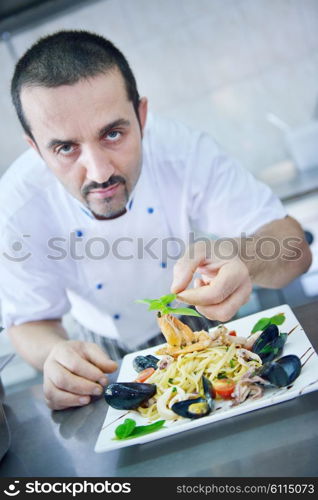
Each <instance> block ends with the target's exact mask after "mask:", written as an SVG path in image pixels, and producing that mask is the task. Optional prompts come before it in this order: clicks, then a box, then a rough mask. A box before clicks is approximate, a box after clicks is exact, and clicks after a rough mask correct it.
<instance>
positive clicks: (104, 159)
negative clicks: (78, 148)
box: [82, 146, 115, 184]
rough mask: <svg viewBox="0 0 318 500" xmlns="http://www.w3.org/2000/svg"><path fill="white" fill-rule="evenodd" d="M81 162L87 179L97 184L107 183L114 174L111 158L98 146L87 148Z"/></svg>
mask: <svg viewBox="0 0 318 500" xmlns="http://www.w3.org/2000/svg"><path fill="white" fill-rule="evenodd" d="M82 162H83V165H84V167H85V169H86V177H87V179H89V180H90V181H94V182H97V183H98V184H102V183H103V182H107V181H108V179H109V178H110V177H111V176H112V175H113V174H114V172H115V169H114V167H113V164H112V160H111V156H110V155H109V154H108V153H107V152H105V150H103V149H101V148H99V147H98V146H97V147H90V148H87V150H86V151H85V154H84V155H83V157H82Z"/></svg>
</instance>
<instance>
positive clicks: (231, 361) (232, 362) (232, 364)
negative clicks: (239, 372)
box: [229, 359, 235, 368]
mask: <svg viewBox="0 0 318 500" xmlns="http://www.w3.org/2000/svg"><path fill="white" fill-rule="evenodd" d="M229 364H230V367H231V368H234V367H235V361H234V359H231V360H230V363H229Z"/></svg>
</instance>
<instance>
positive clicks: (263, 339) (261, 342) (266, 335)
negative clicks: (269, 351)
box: [252, 325, 279, 359]
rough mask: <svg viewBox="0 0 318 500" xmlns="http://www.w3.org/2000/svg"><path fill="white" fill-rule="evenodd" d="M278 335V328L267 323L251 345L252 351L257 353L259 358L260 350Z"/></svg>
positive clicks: (260, 355)
mask: <svg viewBox="0 0 318 500" xmlns="http://www.w3.org/2000/svg"><path fill="white" fill-rule="evenodd" d="M278 336H279V330H278V327H277V325H269V326H268V327H267V328H265V330H264V331H263V332H262V333H261V334H260V336H259V337H258V339H257V340H255V342H254V344H253V346H252V352H255V354H258V355H259V357H260V358H261V359H263V358H262V351H263V349H264V348H265V346H267V345H268V344H270V345H271V344H272V343H273V342H274V341H275V340H276V339H277V337H278Z"/></svg>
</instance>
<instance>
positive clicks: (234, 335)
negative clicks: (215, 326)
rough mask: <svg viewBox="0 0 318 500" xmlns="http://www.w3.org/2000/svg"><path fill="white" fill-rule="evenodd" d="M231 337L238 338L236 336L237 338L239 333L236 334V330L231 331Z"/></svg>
mask: <svg viewBox="0 0 318 500" xmlns="http://www.w3.org/2000/svg"><path fill="white" fill-rule="evenodd" d="M229 335H231V336H232V337H236V336H237V333H236V331H235V330H231V331H230V332H229Z"/></svg>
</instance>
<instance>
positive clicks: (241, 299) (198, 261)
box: [171, 241, 252, 322]
mask: <svg viewBox="0 0 318 500" xmlns="http://www.w3.org/2000/svg"><path fill="white" fill-rule="evenodd" d="M209 250H211V247H210V248H207V246H206V242H201V241H200V242H197V243H195V244H194V245H192V246H191V247H189V249H188V251H187V252H186V254H185V255H184V256H183V257H182V258H181V259H179V261H178V262H177V263H176V265H175V267H174V278H173V283H172V287H171V292H172V293H177V294H178V298H180V300H182V302H186V303H188V304H192V305H195V306H196V309H197V310H198V311H199V312H200V313H201V314H203V315H204V316H206V317H207V318H209V319H214V320H218V321H222V322H225V321H228V320H230V319H231V318H232V317H233V316H234V314H235V313H236V312H237V311H238V309H239V308H240V307H241V306H242V305H243V304H245V303H246V302H247V301H248V299H249V296H250V294H251V291H252V282H251V279H250V276H249V272H248V269H247V266H246V265H245V264H244V262H242V261H241V260H240V259H239V258H238V257H234V258H232V259H230V260H221V259H215V258H207V254H208V253H209ZM196 272H198V273H200V274H201V277H200V278H197V279H195V281H194V285H195V288H189V289H187V290H186V287H187V286H188V285H189V283H190V282H191V280H192V278H193V275H194V273H196Z"/></svg>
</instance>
